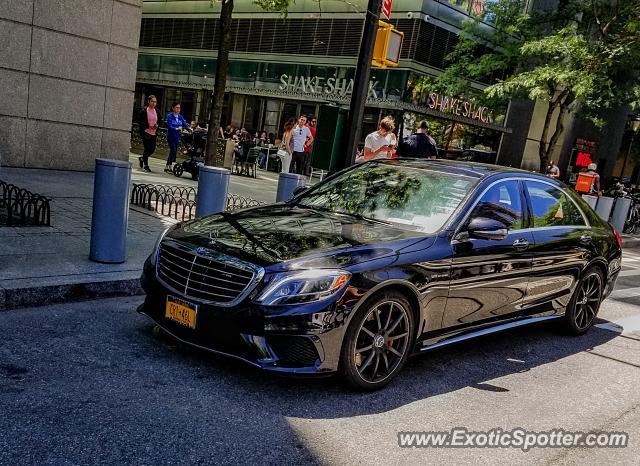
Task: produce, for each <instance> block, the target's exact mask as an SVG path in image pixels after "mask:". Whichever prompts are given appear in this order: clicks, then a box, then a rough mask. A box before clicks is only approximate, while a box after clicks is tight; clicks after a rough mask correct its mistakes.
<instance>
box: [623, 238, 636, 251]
mask: <svg viewBox="0 0 640 466" xmlns="http://www.w3.org/2000/svg"><path fill="white" fill-rule="evenodd" d="M638 248H640V238H633V237H627V238H625V237H623V238H622V249H638Z"/></svg>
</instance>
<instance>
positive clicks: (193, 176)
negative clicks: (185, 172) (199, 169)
mask: <svg viewBox="0 0 640 466" xmlns="http://www.w3.org/2000/svg"><path fill="white" fill-rule="evenodd" d="M191 179H192V180H193V181H198V174H197V173H192V174H191Z"/></svg>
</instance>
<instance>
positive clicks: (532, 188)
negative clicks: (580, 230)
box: [525, 181, 585, 228]
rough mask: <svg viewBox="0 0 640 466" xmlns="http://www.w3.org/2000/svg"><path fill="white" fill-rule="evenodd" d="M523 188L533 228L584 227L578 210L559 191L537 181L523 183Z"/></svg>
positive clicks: (567, 197) (566, 196)
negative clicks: (528, 202)
mask: <svg viewBox="0 0 640 466" xmlns="http://www.w3.org/2000/svg"><path fill="white" fill-rule="evenodd" d="M525 186H526V189H527V192H528V193H529V199H531V209H532V213H533V226H534V228H542V227H553V226H584V225H585V221H584V218H583V217H582V214H581V213H580V210H578V208H577V207H576V205H575V204H574V203H573V202H572V201H571V199H569V196H568V195H566V194H565V193H563V192H562V191H561V190H560V189H558V188H556V187H554V186H551V185H548V184H546V183H539V182H537V181H525Z"/></svg>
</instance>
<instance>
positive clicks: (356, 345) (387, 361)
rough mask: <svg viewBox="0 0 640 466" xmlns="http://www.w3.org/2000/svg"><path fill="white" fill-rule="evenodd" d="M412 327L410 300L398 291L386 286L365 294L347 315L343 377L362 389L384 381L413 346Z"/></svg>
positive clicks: (383, 384) (390, 376) (371, 387)
mask: <svg viewBox="0 0 640 466" xmlns="http://www.w3.org/2000/svg"><path fill="white" fill-rule="evenodd" d="M413 329H414V318H413V312H412V309H411V304H410V303H409V300H408V299H407V298H406V297H405V296H404V295H403V294H402V293H400V292H398V291H395V290H390V291H386V292H381V293H379V294H376V295H374V296H372V297H371V298H369V299H368V300H367V302H365V303H364V305H363V306H361V307H360V309H358V311H357V312H356V313H355V315H354V316H353V318H352V319H351V323H350V324H349V328H348V329H347V332H346V334H345V338H344V341H343V343H342V351H341V354H340V372H341V374H342V376H343V378H344V379H345V380H346V381H347V382H348V383H349V384H350V385H351V386H353V387H355V388H357V389H360V390H366V391H373V390H378V389H380V388H382V387H384V386H385V385H387V384H388V383H389V382H391V380H392V379H393V378H394V377H395V376H396V375H397V374H398V372H400V370H401V369H402V366H404V363H405V362H406V360H407V357H408V356H409V354H410V353H411V352H412V350H413V346H414V343H415V340H414V331H413ZM358 350H359V351H358Z"/></svg>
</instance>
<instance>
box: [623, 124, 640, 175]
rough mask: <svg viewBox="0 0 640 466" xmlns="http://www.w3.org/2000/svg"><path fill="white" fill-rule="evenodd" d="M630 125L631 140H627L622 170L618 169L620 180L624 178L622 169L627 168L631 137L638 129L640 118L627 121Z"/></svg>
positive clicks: (631, 142) (631, 144) (639, 127)
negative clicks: (627, 144)
mask: <svg viewBox="0 0 640 466" xmlns="http://www.w3.org/2000/svg"><path fill="white" fill-rule="evenodd" d="M629 126H630V127H631V140H630V141H629V147H628V148H627V153H626V155H625V156H624V161H623V162H622V170H621V171H620V181H621V182H622V180H623V179H624V169H625V168H627V160H628V159H629V156H630V155H631V147H633V139H634V138H635V137H636V133H637V132H638V129H640V120H638V119H634V120H632V121H631V122H630V123H629Z"/></svg>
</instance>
